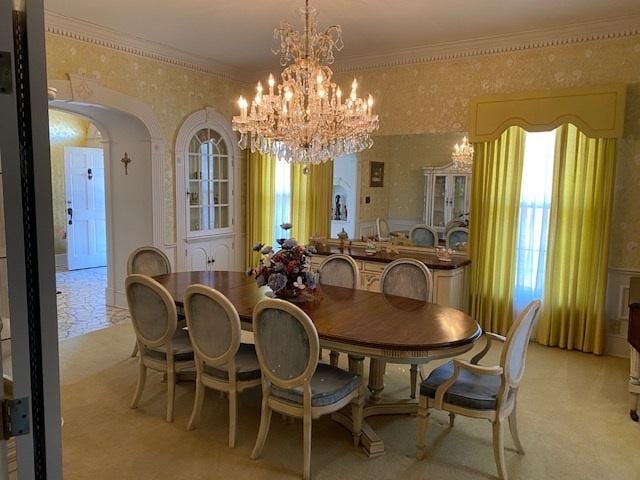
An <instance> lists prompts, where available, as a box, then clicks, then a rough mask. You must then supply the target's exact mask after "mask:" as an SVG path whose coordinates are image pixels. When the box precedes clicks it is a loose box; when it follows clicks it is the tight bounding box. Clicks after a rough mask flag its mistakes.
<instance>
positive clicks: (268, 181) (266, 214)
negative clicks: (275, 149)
mask: <svg viewBox="0 0 640 480" xmlns="http://www.w3.org/2000/svg"><path fill="white" fill-rule="evenodd" d="M247 157H248V158H247V212H246V215H247V248H246V254H245V261H246V267H247V268H252V267H255V266H256V265H257V263H258V261H259V258H260V255H259V254H258V253H256V252H254V251H253V250H252V247H253V245H254V244H256V243H257V242H265V243H269V244H270V243H271V238H272V237H273V231H274V230H273V229H274V225H273V220H274V214H275V203H276V193H275V175H276V159H275V158H274V157H271V156H267V155H263V154H261V153H258V152H256V153H250V152H249V153H248V155H247Z"/></svg>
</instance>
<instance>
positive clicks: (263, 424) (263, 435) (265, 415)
mask: <svg viewBox="0 0 640 480" xmlns="http://www.w3.org/2000/svg"><path fill="white" fill-rule="evenodd" d="M270 425H271V408H269V403H268V402H267V397H266V395H263V397H262V411H261V413H260V428H259V429H258V438H256V444H255V446H254V447H253V451H252V452H251V459H252V460H255V459H256V458H258V457H259V456H260V455H261V454H262V449H263V448H264V443H265V441H266V440H267V434H268V433H269V426H270Z"/></svg>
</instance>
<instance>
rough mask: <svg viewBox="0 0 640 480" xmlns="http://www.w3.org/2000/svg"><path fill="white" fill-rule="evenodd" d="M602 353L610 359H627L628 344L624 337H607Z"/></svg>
mask: <svg viewBox="0 0 640 480" xmlns="http://www.w3.org/2000/svg"><path fill="white" fill-rule="evenodd" d="M604 353H605V354H606V355H611V356H612V357H621V358H629V342H628V341H627V337H626V336H622V335H607V338H606V341H605V346H604Z"/></svg>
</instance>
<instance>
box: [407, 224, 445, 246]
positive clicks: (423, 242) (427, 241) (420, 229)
mask: <svg viewBox="0 0 640 480" xmlns="http://www.w3.org/2000/svg"><path fill="white" fill-rule="evenodd" d="M409 241H410V242H411V243H412V244H413V245H416V246H419V247H435V246H437V245H438V234H437V233H436V231H435V230H434V229H433V228H431V227H430V226H428V225H414V226H413V228H412V229H411V230H410V231H409Z"/></svg>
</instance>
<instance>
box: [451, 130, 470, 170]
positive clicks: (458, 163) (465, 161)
mask: <svg viewBox="0 0 640 480" xmlns="http://www.w3.org/2000/svg"><path fill="white" fill-rule="evenodd" d="M451 159H452V160H453V167H454V168H458V169H460V170H471V164H472V163H473V145H471V144H470V143H469V141H468V140H467V137H464V138H463V139H462V144H461V145H458V144H457V143H456V144H455V146H454V147H453V153H452V154H451Z"/></svg>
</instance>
